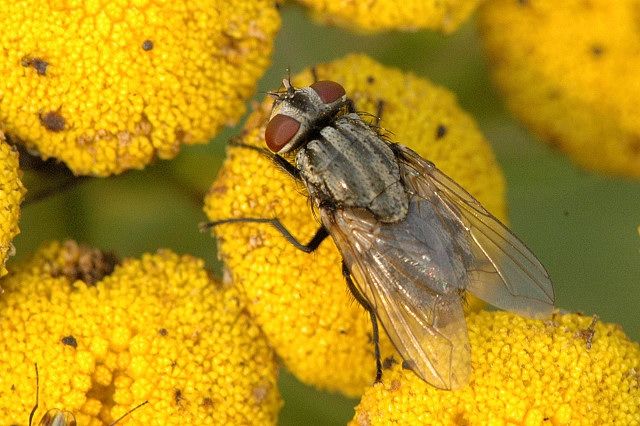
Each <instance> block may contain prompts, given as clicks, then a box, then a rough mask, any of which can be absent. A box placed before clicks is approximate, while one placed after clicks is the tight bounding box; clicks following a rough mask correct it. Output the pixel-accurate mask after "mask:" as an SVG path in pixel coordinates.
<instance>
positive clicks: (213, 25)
mask: <svg viewBox="0 0 640 426" xmlns="http://www.w3.org/2000/svg"><path fill="white" fill-rule="evenodd" d="M279 25H280V19H279V15H278V13H277V11H276V9H275V4H274V2H273V1H267V0H258V1H253V0H252V1H248V0H232V1H221V0H220V1H218V0H214V1H211V0H206V1H205V0H195V1H178V2H165V1H158V0H115V1H95V0H94V1H86V2H85V1H75V0H73V1H71V0H70V1H57V2H40V1H34V0H18V1H14V0H0V27H1V28H2V31H0V75H2V78H1V79H0V123H4V124H5V126H6V131H7V133H9V134H10V135H11V136H12V137H14V138H16V139H19V140H21V141H22V142H23V143H25V144H26V145H27V146H28V147H29V148H30V149H34V150H37V151H38V152H39V153H40V155H42V156H43V157H44V158H49V157H55V158H58V159H60V160H62V161H64V162H65V163H66V164H67V165H68V166H69V167H70V168H71V169H72V170H73V171H74V172H75V173H76V174H91V175H99V176H104V175H109V174H114V173H120V172H122V171H125V170H128V169H132V168H142V167H144V166H145V165H146V164H148V163H149V162H150V161H152V160H153V159H154V158H155V157H158V158H162V159H168V158H173V157H174V156H175V155H176V154H177V153H178V150H179V149H180V145H181V144H192V143H204V142H207V141H208V140H209V139H210V138H211V137H212V136H213V135H215V134H216V132H217V131H218V130H219V129H220V128H221V127H222V126H224V125H228V124H232V123H234V122H235V120H236V119H238V117H240V116H241V115H242V113H243V112H244V101H245V99H246V98H247V97H248V96H249V95H250V94H251V93H252V91H253V90H254V86H255V83H256V80H257V79H258V78H259V77H260V76H261V74H262V72H263V71H264V70H265V68H266V67H267V65H268V63H269V55H270V53H271V49H272V43H273V38H274V36H275V33H276V31H277V30H278V28H279Z"/></svg>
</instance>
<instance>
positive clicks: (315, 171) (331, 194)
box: [296, 114, 409, 222]
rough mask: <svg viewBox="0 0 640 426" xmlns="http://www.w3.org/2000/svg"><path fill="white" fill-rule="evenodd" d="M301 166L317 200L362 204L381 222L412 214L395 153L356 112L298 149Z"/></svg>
mask: <svg viewBox="0 0 640 426" xmlns="http://www.w3.org/2000/svg"><path fill="white" fill-rule="evenodd" d="M296 166H297V168H298V169H299V170H300V173H301V176H302V179H303V180H304V182H305V184H306V186H307V189H308V190H309V194H310V195H311V197H312V198H313V199H314V201H315V202H316V204H317V205H320V204H323V203H324V204H329V205H333V206H335V207H336V208H340V207H349V208H363V209H366V210H368V211H370V212H371V213H372V214H373V215H374V216H375V217H376V219H377V220H379V221H381V222H397V221H400V220H402V219H404V218H405V216H406V215H407V211H408V206H409V200H408V196H407V193H406V192H405V189H404V186H403V185H402V181H401V178H400V170H399V166H398V163H397V161H396V157H395V155H394V153H393V151H392V150H391V148H390V147H389V144H388V143H387V142H386V141H385V140H383V139H382V138H381V137H380V135H378V134H377V133H376V132H375V131H374V130H373V129H372V128H371V127H370V126H369V125H368V124H366V123H365V122H363V121H362V120H361V119H360V117H359V116H358V115H357V114H347V115H343V116H341V117H339V118H337V119H336V120H335V121H334V122H333V123H332V124H331V125H328V126H325V127H324V128H322V129H321V130H320V132H319V137H318V138H317V139H314V140H312V141H310V142H308V143H307V144H306V146H304V147H303V148H301V149H300V151H298V154H297V156H296Z"/></svg>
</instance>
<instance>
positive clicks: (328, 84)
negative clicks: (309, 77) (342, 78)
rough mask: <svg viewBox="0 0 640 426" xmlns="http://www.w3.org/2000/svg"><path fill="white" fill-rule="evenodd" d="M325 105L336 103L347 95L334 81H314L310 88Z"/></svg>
mask: <svg viewBox="0 0 640 426" xmlns="http://www.w3.org/2000/svg"><path fill="white" fill-rule="evenodd" d="M310 87H311V88H312V89H313V90H314V91H315V92H316V93H317V94H318V96H320V99H322V102H324V103H325V104H330V103H332V102H335V101H337V100H338V99H340V98H341V97H343V96H344V95H345V93H347V92H346V91H345V90H344V87H342V86H341V85H340V84H338V83H336V82H335V81H330V80H324V81H316V82H315V83H313V84H312V85H311V86H310Z"/></svg>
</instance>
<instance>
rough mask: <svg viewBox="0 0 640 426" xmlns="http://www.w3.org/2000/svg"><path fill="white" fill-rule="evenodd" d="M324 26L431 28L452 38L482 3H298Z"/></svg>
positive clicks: (459, 0) (474, 0)
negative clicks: (324, 24)
mask: <svg viewBox="0 0 640 426" xmlns="http://www.w3.org/2000/svg"><path fill="white" fill-rule="evenodd" d="M298 2H300V3H302V4H304V5H305V6H307V7H308V8H309V9H310V10H311V12H312V13H313V14H314V17H315V18H316V19H317V20H319V21H321V22H324V23H327V24H331V25H340V26H343V27H346V28H349V29H359V30H361V31H368V32H376V31H389V30H408V31H411V30H413V31H415V30H417V29H422V28H427V29H431V30H437V31H441V32H443V33H445V34H449V33H452V32H454V31H455V30H457V29H458V27H459V26H460V25H461V24H462V23H464V21H466V19H467V18H468V17H469V15H471V13H472V12H473V11H474V10H475V8H476V6H477V5H478V3H479V1H478V0H446V1H441V0H408V1H403V2H398V1H394V0H370V1H332V0H298Z"/></svg>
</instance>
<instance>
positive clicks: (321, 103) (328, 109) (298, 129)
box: [265, 80, 347, 154]
mask: <svg viewBox="0 0 640 426" xmlns="http://www.w3.org/2000/svg"><path fill="white" fill-rule="evenodd" d="M284 85H285V88H286V89H287V92H285V93H282V94H280V95H278V97H277V98H276V100H275V102H274V105H273V109H272V110H271V117H270V118H269V124H268V125H267V128H266V130H265V140H266V142H267V146H268V147H269V149H271V150H272V151H273V152H277V153H279V154H284V153H286V152H289V151H292V150H295V149H297V148H299V147H301V146H304V144H305V143H306V142H308V141H309V140H311V139H312V138H313V137H314V133H315V132H317V131H318V130H319V129H321V128H322V127H324V126H325V125H326V123H328V122H331V121H332V120H333V119H334V118H335V117H336V116H338V115H339V114H341V113H342V111H343V110H344V108H345V105H346V101H347V97H346V93H345V90H344V88H343V87H342V86H341V85H339V84H338V83H335V82H333V81H318V82H315V83H314V84H312V85H311V86H309V87H303V88H300V89H295V88H293V87H292V86H291V85H290V83H289V82H288V80H285V81H284Z"/></svg>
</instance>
